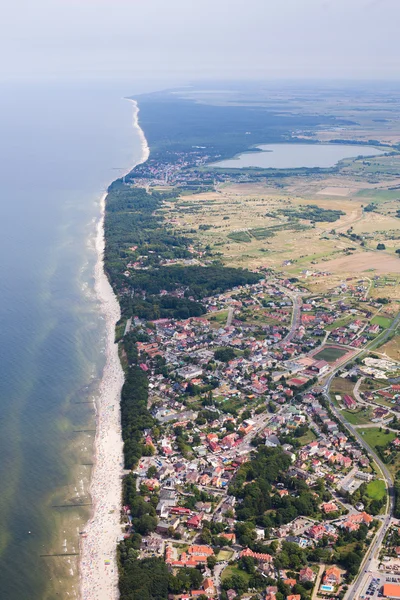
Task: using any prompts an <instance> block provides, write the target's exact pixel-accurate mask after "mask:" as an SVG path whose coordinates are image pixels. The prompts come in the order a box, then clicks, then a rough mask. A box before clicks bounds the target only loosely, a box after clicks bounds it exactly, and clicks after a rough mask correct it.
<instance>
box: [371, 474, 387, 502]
mask: <svg viewBox="0 0 400 600" xmlns="http://www.w3.org/2000/svg"><path fill="white" fill-rule="evenodd" d="M367 494H368V496H369V497H370V498H372V500H381V499H382V498H383V497H384V496H385V494H386V486H385V482H384V481H383V480H382V479H375V481H370V482H369V484H368V485H367Z"/></svg>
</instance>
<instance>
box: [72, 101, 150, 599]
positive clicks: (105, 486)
mask: <svg viewBox="0 0 400 600" xmlns="http://www.w3.org/2000/svg"><path fill="white" fill-rule="evenodd" d="M128 100H129V101H130V102H132V103H133V105H134V109H133V129H135V130H136V131H137V133H138V135H139V138H140V141H141V146H142V155H141V158H140V160H139V161H138V162H136V163H135V164H134V165H133V166H132V167H131V168H130V169H129V171H128V172H130V171H131V170H132V169H134V168H135V167H136V166H137V165H138V164H141V163H143V162H145V161H146V160H147V159H148V156H149V153H150V152H149V147H148V144H147V140H146V138H145V135H144V132H143V130H142V129H141V127H140V125H139V119H138V115H139V107H138V104H137V102H136V101H135V100H131V99H128ZM106 198H107V193H105V194H103V196H102V197H101V200H100V210H101V214H100V219H99V222H98V226H97V235H96V251H97V263H96V267H95V291H96V295H97V297H98V300H99V303H100V307H101V312H102V314H103V315H104V319H105V322H106V364H105V366H104V370H103V375H102V379H101V382H100V387H99V394H98V397H97V399H96V403H95V411H96V437H95V442H94V460H93V471H92V477H91V481H90V488H89V491H90V496H91V499H92V513H91V517H90V519H89V521H88V523H87V524H86V527H85V529H84V531H85V537H81V538H80V540H79V546H80V562H79V579H80V586H79V587H80V598H81V599H82V600H114V599H117V598H118V596H119V592H118V568H117V540H118V537H119V536H120V535H121V532H122V529H121V522H120V509H121V500H122V498H121V493H122V481H121V476H122V475H123V464H124V461H123V442H122V436H121V416H120V397H121V390H122V386H123V384H124V372H123V370H122V366H121V363H120V360H119V355H118V345H117V344H116V343H115V341H114V339H115V325H116V322H117V321H118V320H119V318H120V307H119V303H118V299H117V297H116V295H115V294H114V292H113V290H112V287H111V285H110V283H109V281H108V277H107V275H106V273H105V270H104V248H105V231H104V219H105V207H106ZM106 561H107V563H109V564H106Z"/></svg>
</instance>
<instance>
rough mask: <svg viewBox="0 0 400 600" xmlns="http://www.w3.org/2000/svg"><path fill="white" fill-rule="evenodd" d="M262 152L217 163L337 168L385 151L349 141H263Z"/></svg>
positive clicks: (237, 166) (236, 166) (225, 165)
mask: <svg viewBox="0 0 400 600" xmlns="http://www.w3.org/2000/svg"><path fill="white" fill-rule="evenodd" d="M256 147H257V148H259V149H260V150H261V152H244V153H243V154H239V155H238V156H236V157H235V158H230V159H228V160H222V161H220V162H216V163H213V164H212V165H211V166H212V167H221V168H225V169H245V168H248V167H256V168H259V169H299V168H301V167H308V168H313V167H320V168H324V169H326V168H329V167H334V166H335V165H336V164H337V163H338V162H339V161H340V160H343V159H344V158H354V157H356V156H363V157H367V156H378V155H380V154H384V152H383V151H382V150H378V149H377V148H373V147H372V146H356V145H350V144H348V145H345V144H263V145H260V146H256Z"/></svg>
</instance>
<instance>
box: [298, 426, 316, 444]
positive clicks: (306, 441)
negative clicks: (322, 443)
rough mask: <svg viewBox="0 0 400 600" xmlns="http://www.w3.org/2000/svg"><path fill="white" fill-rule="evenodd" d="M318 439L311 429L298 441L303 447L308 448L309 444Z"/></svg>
mask: <svg viewBox="0 0 400 600" xmlns="http://www.w3.org/2000/svg"><path fill="white" fill-rule="evenodd" d="M316 439H317V436H316V435H315V433H314V432H313V431H312V430H311V429H309V430H308V431H307V433H305V434H304V435H302V436H301V437H299V438H297V441H299V442H300V444H301V445H302V446H307V444H310V443H311V442H313V441H314V440H316Z"/></svg>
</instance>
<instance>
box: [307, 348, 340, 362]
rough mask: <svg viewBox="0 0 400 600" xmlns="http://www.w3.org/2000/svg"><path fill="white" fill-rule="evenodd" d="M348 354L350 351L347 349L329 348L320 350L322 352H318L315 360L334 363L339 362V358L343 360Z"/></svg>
mask: <svg viewBox="0 0 400 600" xmlns="http://www.w3.org/2000/svg"><path fill="white" fill-rule="evenodd" d="M347 353H348V350H346V349H343V348H334V347H332V346H327V347H326V348H323V349H322V350H320V352H317V354H314V356H313V358H315V359H316V360H326V362H328V363H334V362H335V361H337V360H338V358H341V357H342V356H344V355H345V354H347Z"/></svg>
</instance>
